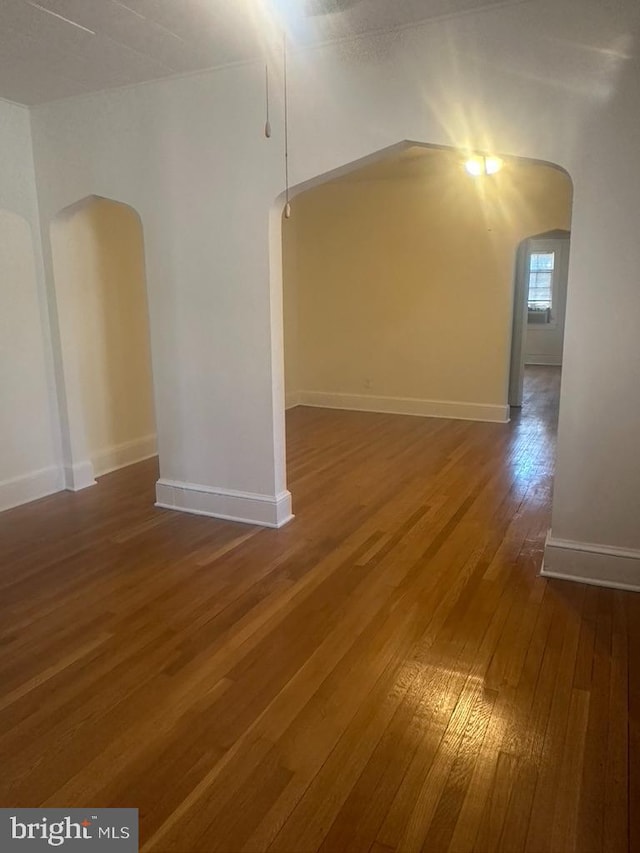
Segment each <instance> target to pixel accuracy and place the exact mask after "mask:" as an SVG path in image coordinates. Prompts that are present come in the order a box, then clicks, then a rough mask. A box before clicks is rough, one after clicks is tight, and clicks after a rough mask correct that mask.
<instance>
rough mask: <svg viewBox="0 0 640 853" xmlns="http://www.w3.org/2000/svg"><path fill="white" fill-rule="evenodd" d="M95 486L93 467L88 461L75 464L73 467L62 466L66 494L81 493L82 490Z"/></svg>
mask: <svg viewBox="0 0 640 853" xmlns="http://www.w3.org/2000/svg"><path fill="white" fill-rule="evenodd" d="M95 485H96V478H95V475H94V473H93V465H92V464H91V462H90V461H89V460H88V459H86V460H85V461H84V462H76V463H75V465H65V466H64V488H65V489H66V490H67V491H68V492H81V491H82V489H88V488H89V486H95Z"/></svg>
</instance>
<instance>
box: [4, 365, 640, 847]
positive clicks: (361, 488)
mask: <svg viewBox="0 0 640 853" xmlns="http://www.w3.org/2000/svg"><path fill="white" fill-rule="evenodd" d="M558 380H559V374H558V371H557V370H556V369H553V368H535V369H532V370H528V371H527V393H526V397H525V406H524V409H523V411H522V414H521V415H518V416H516V417H515V418H514V419H513V421H512V422H511V424H508V425H496V424H481V423H471V422H463V421H446V420H430V419H423V418H418V417H415V418H413V417H403V416H391V415H376V414H364V413H354V412H336V411H328V410H321V409H308V408H299V409H295V410H293V411H291V412H289V413H288V443H289V451H288V457H289V472H290V477H289V480H290V486H291V490H292V492H293V494H294V509H295V512H296V519H295V521H294V522H293V523H291V524H290V525H289V526H287V527H285V528H283V529H282V530H280V531H275V530H260V529H258V528H253V527H248V526H242V525H236V524H232V523H227V522H222V521H216V520H212V519H207V518H201V517H195V516H188V515H181V514H177V513H173V512H169V511H165V510H159V509H155V508H154V507H153V505H152V501H153V490H154V480H155V478H156V466H155V463H154V462H153V461H151V462H148V463H141V464H139V465H136V466H132V467H131V468H128V469H124V470H122V471H120V472H117V473H114V474H111V475H108V476H105V477H103V478H102V479H101V480H100V482H99V484H98V486H96V487H94V488H93V489H90V490H88V491H85V492H82V493H79V494H71V493H62V494H59V495H54V496H52V497H50V498H46V499H44V500H41V501H38V502H36V503H33V504H30V505H27V506H24V507H20V508H17V509H15V510H11V511H10V512H7V513H4V514H3V515H2V516H0V537H1V543H2V566H1V568H0V596H1V603H0V614H1V622H0V679H1V682H0V683H1V685H2V698H0V767H1V768H2V773H1V774H0V806H15V807H17V806H83V807H85V806H96V807H98V806H113V805H121V806H132V807H138V808H139V809H140V822H141V839H142V841H141V849H142V850H145V851H183V853H187V851H207V853H209V851H217V850H220V851H241V850H242V851H266V850H269V851H296V853H298V851H315V850H321V851H326V853H329V851H371V853H392V851H414V850H416V851H417V850H425V851H428V853H439V851H460V853H461V852H462V851H472V850H478V851H489V850H505V851H520V850H530V851H558V852H559V853H563V852H564V851H569V850H577V851H580V853H587V851H598V850H608V851H626V850H640V827H639V825H638V808H639V806H638V804H639V803H640V784H639V781H640V779H639V777H640V774H639V765H638V756H639V747H640V742H639V741H640V731H639V719H640V715H639V709H640V596H637V595H633V594H631V593H623V592H617V591H612V590H605V589H598V588H596V587H586V586H581V585H577V584H569V583H565V582H560V581H545V580H543V579H541V578H540V577H538V574H537V573H538V571H539V567H540V562H541V557H542V549H543V542H544V536H545V533H546V530H547V527H548V525H549V508H550V491H551V478H552V470H553V453H554V444H555V417H556V400H557V390H558Z"/></svg>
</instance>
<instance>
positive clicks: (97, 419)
mask: <svg viewBox="0 0 640 853" xmlns="http://www.w3.org/2000/svg"><path fill="white" fill-rule="evenodd" d="M51 248H52V258H53V271H54V280H55V292H56V304H57V313H58V322H59V326H60V344H61V355H62V369H63V373H64V383H65V398H66V403H67V409H68V411H67V421H68V429H69V432H70V436H69V446H70V447H71V449H72V457H73V458H72V466H71V467H72V473H76V474H78V473H79V482H78V483H76V484H75V488H78V487H80V488H81V487H83V486H84V485H90V484H91V482H93V477H95V476H100V475H101V474H104V473H107V472H109V471H112V470H115V469H117V468H121V467H123V466H125V465H129V464H132V463H133V462H137V461H140V460H142V459H145V458H149V457H150V456H153V455H155V454H156V446H157V444H156V427H155V415H154V405H153V382H152V372H151V353H150V342H149V320H148V310H147V293H146V277H145V261H144V236H143V230H142V223H141V221H140V217H139V215H138V214H137V212H136V211H135V210H134V209H133V208H131V207H129V206H128V205H126V204H122V203H120V202H116V201H112V200H110V199H106V198H101V197H98V196H89V197H87V198H85V199H82V200H81V201H79V202H77V203H75V204H73V205H71V206H69V207H67V208H65V209H64V210H62V211H60V212H59V213H58V214H57V215H56V216H55V218H54V219H53V221H52V223H51Z"/></svg>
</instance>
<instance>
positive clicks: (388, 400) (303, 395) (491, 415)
mask: <svg viewBox="0 0 640 853" xmlns="http://www.w3.org/2000/svg"><path fill="white" fill-rule="evenodd" d="M297 401H298V402H297V405H300V406H313V407H315V408H323V409H345V410H347V411H357V412H380V413H383V414H389V415H417V416H419V417H423V418H453V419H455V420H464V421H487V422H489V423H499V424H505V423H508V422H509V418H510V407H509V406H506V405H505V406H499V405H495V404H491V403H490V404H484V403H461V402H456V401H453V400H421V399H418V398H413V397H374V396H370V395H367V394H335V393H333V392H325V391H299V392H298V394H297Z"/></svg>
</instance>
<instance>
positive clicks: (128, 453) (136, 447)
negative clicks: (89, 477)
mask: <svg viewBox="0 0 640 853" xmlns="http://www.w3.org/2000/svg"><path fill="white" fill-rule="evenodd" d="M157 453H158V441H157V437H156V435H155V434H154V435H145V436H143V437H142V438H136V439H134V440H133V441H125V442H124V443H123V444H116V445H113V446H112V447H107V448H105V449H104V450H100V451H98V453H94V454H93V458H92V461H93V468H94V472H95V476H96V477H101V476H102V475H103V474H109V473H111V471H117V470H118V468H124V467H125V466H126V465H133V464H134V462H142V461H143V459H150V458H151V457H152V456H156V454H157Z"/></svg>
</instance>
